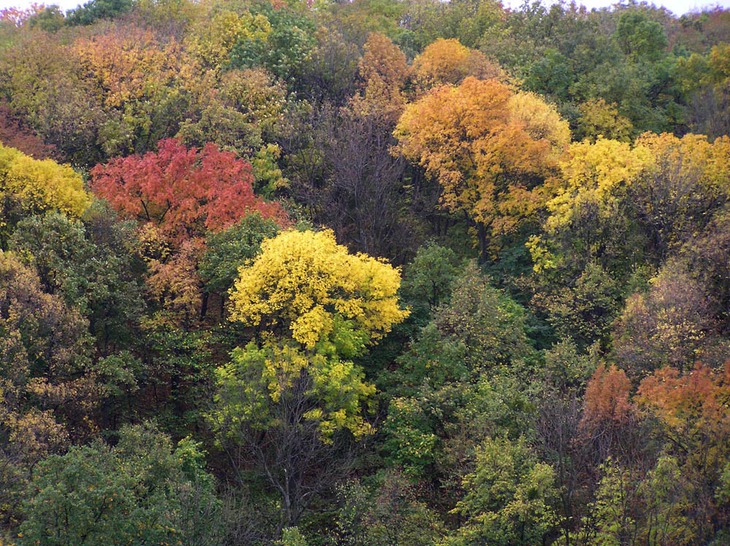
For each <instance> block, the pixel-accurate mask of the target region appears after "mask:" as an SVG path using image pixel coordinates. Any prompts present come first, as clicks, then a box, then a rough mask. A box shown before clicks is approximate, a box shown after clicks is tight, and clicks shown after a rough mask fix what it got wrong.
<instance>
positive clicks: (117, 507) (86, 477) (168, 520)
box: [19, 425, 220, 546]
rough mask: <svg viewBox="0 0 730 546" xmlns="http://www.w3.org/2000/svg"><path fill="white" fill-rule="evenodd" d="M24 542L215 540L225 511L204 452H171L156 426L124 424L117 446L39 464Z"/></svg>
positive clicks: (181, 448) (182, 447)
mask: <svg viewBox="0 0 730 546" xmlns="http://www.w3.org/2000/svg"><path fill="white" fill-rule="evenodd" d="M24 507H25V510H26V514H27V519H26V520H25V522H23V524H22V525H21V527H20V533H19V535H20V537H21V538H20V540H19V544H21V545H25V544H41V545H47V546H51V545H58V546H61V545H64V544H79V545H81V544H100V543H104V544H130V543H145V544H164V543H166V542H168V541H173V540H174V541H184V543H185V544H191V545H203V544H210V541H211V540H213V541H215V540H216V538H220V537H216V531H217V530H216V529H215V525H216V524H215V522H214V520H213V518H214V517H215V516H216V515H217V513H218V511H219V506H218V501H217V499H216V498H215V493H214V483H213V479H212V477H211V476H210V475H208V474H206V473H205V471H204V469H203V454H202V453H201V452H200V451H199V447H198V445H197V444H196V443H195V442H193V441H192V440H190V439H189V438H186V439H183V440H181V441H180V442H179V443H178V444H177V446H176V447H175V448H173V446H172V443H171V442H170V439H169V437H167V436H166V435H164V434H162V433H160V432H159V431H158V430H157V429H156V428H154V427H151V426H149V425H148V426H126V427H123V428H122V429H121V430H120V432H119V441H118V443H117V444H116V445H115V446H114V447H110V446H109V445H107V444H105V443H104V442H102V441H100V440H97V441H95V442H94V443H92V444H91V445H88V446H74V447H72V448H71V449H70V450H69V451H68V453H66V454H65V455H54V456H51V457H48V458H47V459H46V460H44V461H43V462H41V463H40V464H39V465H38V468H37V469H36V472H35V473H34V476H33V480H32V482H31V484H30V487H29V490H28V498H27V500H26V502H25V506H24Z"/></svg>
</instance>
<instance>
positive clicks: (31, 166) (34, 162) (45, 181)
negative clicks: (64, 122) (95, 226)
mask: <svg viewBox="0 0 730 546" xmlns="http://www.w3.org/2000/svg"><path fill="white" fill-rule="evenodd" d="M0 195H1V196H2V198H3V210H2V216H3V220H2V221H0V246H5V244H6V241H5V239H6V238H7V237H8V235H9V234H10V233H11V232H12V230H13V228H14V225H15V223H16V222H18V221H19V220H20V219H21V218H22V217H24V216H30V215H32V214H39V213H43V212H46V211H52V210H57V211H60V212H63V213H65V214H67V215H69V216H71V217H76V218H78V217H79V216H81V214H82V213H83V212H84V210H86V208H87V207H88V206H89V204H90V203H91V199H90V197H89V195H88V194H87V193H86V191H85V190H84V183H83V179H82V178H81V175H79V174H78V173H76V172H75V171H74V170H73V169H72V168H71V167H70V166H68V165H60V164H58V163H56V162H55V161H53V160H52V159H43V160H38V159H33V158H32V157H29V156H27V155H25V154H24V153H22V152H20V151H19V150H15V149H13V148H6V147H5V146H3V145H2V144H0Z"/></svg>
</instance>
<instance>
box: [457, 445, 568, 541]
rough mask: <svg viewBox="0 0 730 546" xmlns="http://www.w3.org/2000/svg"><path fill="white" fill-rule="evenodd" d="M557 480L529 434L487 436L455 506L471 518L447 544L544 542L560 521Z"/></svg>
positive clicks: (465, 479) (463, 514)
mask: <svg viewBox="0 0 730 546" xmlns="http://www.w3.org/2000/svg"><path fill="white" fill-rule="evenodd" d="M554 482H555V472H554V470H553V468H552V467H551V466H550V465H548V464H545V463H542V462H538V461H537V460H536V458H535V456H534V455H532V454H531V453H530V450H529V448H528V446H527V444H526V442H525V440H524V439H523V438H520V439H519V440H517V441H515V442H513V441H510V440H508V439H506V438H495V439H491V440H486V441H485V442H484V443H483V444H482V445H481V446H480V447H479V448H478V450H477V459H476V468H475V470H474V472H473V473H471V474H469V475H468V476H466V478H464V488H465V490H466V494H465V495H464V498H463V499H462V500H461V501H459V503H458V504H457V505H456V509H455V510H454V511H455V512H456V513H458V514H461V515H462V516H464V517H465V518H466V522H465V523H464V524H463V525H462V526H461V528H460V529H458V531H457V532H456V533H455V534H454V537H453V538H451V539H449V540H447V541H446V542H445V544H449V545H454V546H457V545H458V546H461V545H464V546H467V545H472V544H484V543H489V544H504V545H508V544H510V545H512V544H515V545H528V544H540V543H544V542H545V540H546V537H547V535H549V534H550V533H551V532H552V531H553V530H554V528H555V527H556V525H557V523H558V517H557V514H556V513H555V510H554V508H553V506H552V505H553V503H554V502H555V500H556V497H557V490H556V488H555V483H554Z"/></svg>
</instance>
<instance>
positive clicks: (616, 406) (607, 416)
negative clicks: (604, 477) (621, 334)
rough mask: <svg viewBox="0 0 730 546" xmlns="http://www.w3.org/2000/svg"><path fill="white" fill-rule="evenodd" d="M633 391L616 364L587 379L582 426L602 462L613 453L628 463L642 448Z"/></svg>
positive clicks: (627, 379) (624, 374)
mask: <svg viewBox="0 0 730 546" xmlns="http://www.w3.org/2000/svg"><path fill="white" fill-rule="evenodd" d="M630 392H631V383H630V381H629V378H628V377H627V376H626V373H625V372H624V371H623V370H620V369H618V368H617V367H616V366H615V365H612V366H610V367H607V366H605V365H602V366H599V367H598V368H597V369H596V371H595V372H594V373H593V376H592V377H591V379H590V380H589V381H588V385H587V386H586V393H585V397H584V400H583V418H582V419H581V422H580V428H581V430H582V431H583V432H584V433H586V434H587V436H588V440H589V442H590V444H591V445H592V446H593V451H594V457H595V459H596V460H597V461H599V462H601V463H602V462H604V461H606V460H607V459H608V458H610V457H611V456H613V457H614V458H616V457H618V458H619V459H620V461H621V462H623V463H624V464H625V465H629V464H631V463H634V462H635V453H636V452H637V451H638V450H640V448H641V446H640V444H639V442H637V441H635V436H634V433H635V432H636V431H635V428H636V427H635V425H636V422H637V418H636V410H635V407H634V405H633V404H632V403H631V401H630V399H629V395H630Z"/></svg>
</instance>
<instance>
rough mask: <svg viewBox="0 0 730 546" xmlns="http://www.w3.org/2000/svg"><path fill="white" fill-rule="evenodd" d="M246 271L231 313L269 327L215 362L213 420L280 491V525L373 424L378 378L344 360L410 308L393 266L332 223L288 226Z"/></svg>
mask: <svg viewBox="0 0 730 546" xmlns="http://www.w3.org/2000/svg"><path fill="white" fill-rule="evenodd" d="M239 274H240V277H239V279H238V280H237V281H236V282H235V285H234V288H233V290H232V291H231V307H232V312H231V320H234V321H240V322H242V323H243V324H245V325H247V326H253V327H256V329H257V330H258V331H259V332H261V330H262V329H263V330H264V331H263V332H261V333H260V335H259V336H258V337H259V339H260V341H259V343H258V344H257V343H255V342H251V343H249V344H248V345H247V346H246V347H245V348H238V349H236V350H235V351H234V352H233V354H232V357H233V358H232V361H231V363H229V364H228V365H225V366H222V367H220V368H218V370H217V376H218V391H217V394H216V398H215V402H216V407H215V409H214V410H213V411H212V412H211V414H210V420H211V422H212V423H213V425H214V427H215V429H216V432H217V433H218V436H219V439H220V440H221V443H222V445H223V446H224V448H225V449H226V451H227V452H228V453H229V456H230V457H231V460H232V462H233V464H234V469H235V470H236V471H237V472H240V471H241V466H242V465H243V464H244V461H246V460H249V461H250V460H252V461H254V462H255V463H256V466H257V469H258V470H259V472H260V473H261V474H262V475H263V476H265V478H266V479H267V481H268V483H269V484H270V485H271V486H272V487H273V488H274V490H275V491H276V493H277V494H278V496H279V498H280V500H281V503H280V513H281V521H280V526H279V529H280V530H281V529H284V528H288V527H293V526H295V525H296V524H297V522H298V521H299V519H300V518H301V516H302V514H303V513H304V511H305V510H306V509H307V508H308V506H309V505H310V503H311V502H312V501H313V499H314V498H315V496H316V495H317V494H319V493H321V492H322V491H323V490H324V489H326V488H327V487H329V486H330V485H332V482H333V480H334V479H335V478H336V477H339V476H341V475H342V471H343V469H344V468H346V464H347V457H345V458H344V460H343V458H342V453H347V451H348V449H347V444H348V443H349V440H348V438H354V439H359V438H362V437H363V436H366V435H368V434H370V433H371V432H372V427H371V425H370V424H369V423H368V422H367V421H366V420H365V418H364V413H363V406H364V404H365V403H366V402H367V401H368V399H370V398H371V397H372V395H373V394H374V393H375V387H374V386H373V385H371V384H369V383H367V382H365V380H364V374H363V372H362V369H361V368H360V367H359V366H357V365H355V364H353V363H352V362H351V361H349V360H347V359H350V358H353V357H355V356H360V355H362V354H363V353H364V351H365V348H366V346H367V345H369V344H371V343H373V342H374V341H375V340H377V339H379V338H381V337H382V336H384V335H385V334H386V333H387V332H388V331H389V330H390V329H391V327H392V326H393V325H394V324H397V323H398V322H400V321H402V320H403V319H405V317H406V316H407V315H408V311H406V310H403V309H401V308H400V307H399V306H398V300H397V296H396V294H397V291H398V288H399V285H400V275H399V272H398V270H396V269H394V268H393V267H391V266H390V265H388V264H386V263H384V262H382V261H378V260H376V259H374V258H371V257H369V256H366V255H363V254H357V255H351V254H349V253H348V252H347V249H346V248H345V247H342V246H339V245H337V243H336V241H335V239H334V236H333V235H332V233H331V232H320V233H315V232H298V231H291V230H290V231H284V232H282V233H281V234H279V235H278V236H276V237H275V238H273V239H268V240H265V241H264V242H263V243H262V249H261V253H260V254H259V255H258V256H257V257H256V258H255V259H254V260H253V262H252V263H250V264H249V265H245V266H242V267H241V268H240V271H239ZM338 453H339V455H338ZM239 479H240V477H239Z"/></svg>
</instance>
